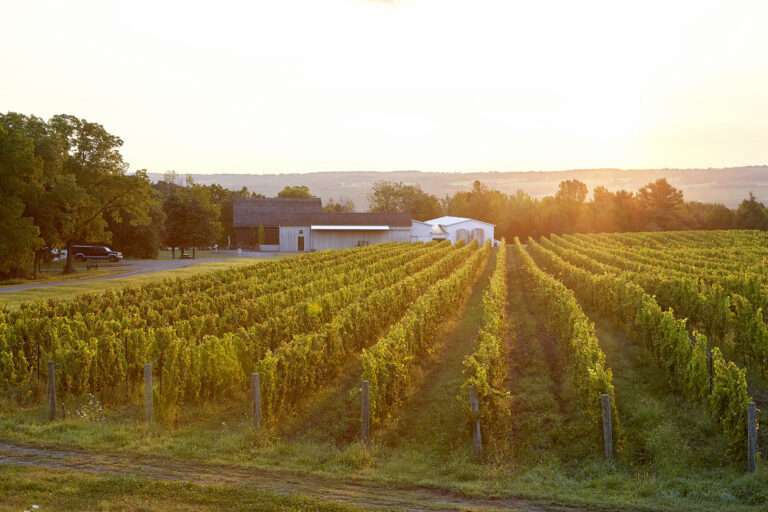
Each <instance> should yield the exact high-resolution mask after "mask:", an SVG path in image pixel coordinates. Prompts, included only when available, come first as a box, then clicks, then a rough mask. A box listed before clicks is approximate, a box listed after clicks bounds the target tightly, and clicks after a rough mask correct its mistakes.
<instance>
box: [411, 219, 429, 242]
mask: <svg viewBox="0 0 768 512" xmlns="http://www.w3.org/2000/svg"><path fill="white" fill-rule="evenodd" d="M430 240H432V225H431V224H427V223H426V222H420V221H418V220H412V221H411V242H429V241H430Z"/></svg>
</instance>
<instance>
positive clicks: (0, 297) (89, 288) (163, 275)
mask: <svg viewBox="0 0 768 512" xmlns="http://www.w3.org/2000/svg"><path fill="white" fill-rule="evenodd" d="M278 257H285V256H278ZM263 261H269V260H268V259H266V258H226V259H224V258H222V260H221V261H209V262H205V263H195V264H192V265H188V266H186V267H182V268H176V269H171V270H163V271H160V272H152V273H148V274H141V275H132V276H126V277H115V278H113V279H106V280H94V281H88V282H79V283H72V284H59V285H56V286H52V287H50V288H48V287H41V288H28V289H25V290H19V291H9V292H2V293H0V307H2V306H7V307H10V308H15V307H18V306H19V305H20V304H22V303H24V302H30V301H34V300H40V299H51V298H57V299H64V300H66V299H71V298H72V297H74V296H75V295H78V294H81V293H102V292H104V291H106V290H108V289H115V290H117V289H120V288H124V287H126V286H140V285H142V284H145V283H150V282H153V281H158V280H162V279H175V278H177V277H187V276H190V275H193V274H199V273H201V272H209V271H212V270H217V269H223V268H227V267H230V266H240V265H258V264H259V263H260V262H263ZM99 272H102V273H99ZM122 272H125V269H124V268H121V267H119V266H115V267H109V268H105V269H102V268H99V269H95V270H89V271H87V272H86V271H83V272H78V273H76V274H72V275H71V276H72V277H71V279H84V278H91V277H102V276H107V275H114V274H118V273H122ZM67 277H69V276H67ZM67 280H70V279H67ZM39 282H40V281H36V280H30V281H29V282H26V283H18V284H38V283H39ZM45 282H49V281H45ZM50 282H56V281H55V280H51V281H50Z"/></svg>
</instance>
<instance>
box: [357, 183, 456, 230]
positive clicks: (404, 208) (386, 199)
mask: <svg viewBox="0 0 768 512" xmlns="http://www.w3.org/2000/svg"><path fill="white" fill-rule="evenodd" d="M368 202H369V205H370V206H369V210H370V211H371V212H400V213H409V214H410V215H411V217H413V218H414V219H416V220H429V219H434V218H435V217H439V216H440V215H442V210H443V209H442V205H441V204H440V200H439V199H437V197H435V196H433V195H432V194H427V193H426V192H424V191H423V190H421V187H420V186H418V185H404V184H403V183H402V182H401V183H395V182H393V181H387V180H382V181H377V182H376V183H374V184H373V188H372V189H371V192H370V193H369V194H368Z"/></svg>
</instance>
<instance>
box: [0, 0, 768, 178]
mask: <svg viewBox="0 0 768 512" xmlns="http://www.w3.org/2000/svg"><path fill="white" fill-rule="evenodd" d="M0 16H1V17H2V33H3V45H2V47H1V48H0V111H9V110H10V111H17V112H22V113H26V114H35V115H38V116H41V117H44V118H48V117H50V116H52V115H54V114H57V113H68V114H74V115H76V116H79V117H83V118H86V119H88V120H90V121H96V122H99V123H101V124H103V125H104V126H105V127H106V128H107V130H109V131H110V132H111V133H113V134H115V135H118V136H120V137H121V138H122V139H123V140H124V141H125V144H124V146H123V150H122V152H123V155H124V156H125V159H126V160H127V161H128V162H129V163H130V164H131V168H132V169H137V168H147V169H148V170H150V171H154V172H162V171H165V170H167V169H176V170H178V171H180V172H259V173H262V172H298V171H331V170H340V171H341V170H344V171H348V170H382V171H386V170H402V169H419V170H425V171H486V170H498V171H518V170H555V169H572V168H590V167H622V168H649V167H653V168H657V167H723V166H736V165H749V164H766V163H768V28H767V27H768V2H766V1H764V0H755V1H739V0H736V1H722V2H708V1H700V0H697V1H690V2H684V1H670V0H665V1H659V2H656V1H643V2H625V1H616V0H612V1H606V2H596V1H585V0H582V1H573V0H567V1H562V2H549V1H540V0H536V1H533V0H525V1H514V0H501V1H482V0H473V1H470V0H465V1H451V0H402V1H371V0H367V1H365V0H302V1H300V0H279V1H270V2H266V1H259V0H256V1H250V2H227V1H216V2H214V1H210V0H209V1H206V2H193V1H184V2H169V1H158V0H154V1H151V2H144V1H136V0H133V1H130V2H128V1H125V2H112V1H104V0H99V1H92V2H78V1H65V2H63V1H61V0H55V1H50V2H39V1H34V0H24V1H6V2H4V5H3V7H2V15H0Z"/></svg>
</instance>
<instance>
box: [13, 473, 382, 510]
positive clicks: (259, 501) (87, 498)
mask: <svg viewBox="0 0 768 512" xmlns="http://www.w3.org/2000/svg"><path fill="white" fill-rule="evenodd" d="M0 495H2V496H3V499H2V501H0V510H7V511H14V512H17V511H23V510H40V511H42V512H45V511H49V510H72V511H93V510H125V511H145V510H168V511H182V510H184V511H199V512H203V511H219V510H254V511H265V512H267V511H274V510H284V511H286V512H294V511H295V512H303V511H306V512H310V511H311V512H355V511H363V510H373V509H372V508H364V507H358V506H353V505H346V504H342V503H333V502H329V501H321V500H317V499H311V498H307V497H303V496H301V495H280V494H274V493H269V492H265V491H262V490H257V489H249V488H247V487H244V486H233V485H225V484H217V485H200V484H193V483H188V482H174V481H157V480H151V479H146V478H137V477H134V476H117V475H98V474H97V475H94V474H92V473H88V472H83V471H73V470H60V469H59V470H52V469H45V468H28V467H18V466H5V465H0ZM376 510H380V509H379V508H378V507H377V508H376ZM392 510H395V509H394V508H393V509H392Z"/></svg>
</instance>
